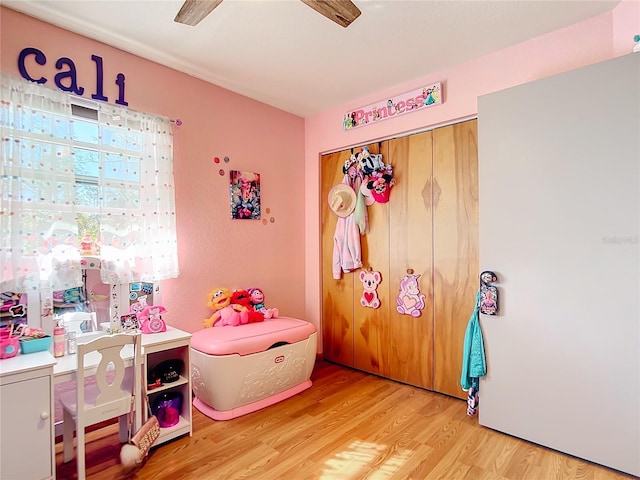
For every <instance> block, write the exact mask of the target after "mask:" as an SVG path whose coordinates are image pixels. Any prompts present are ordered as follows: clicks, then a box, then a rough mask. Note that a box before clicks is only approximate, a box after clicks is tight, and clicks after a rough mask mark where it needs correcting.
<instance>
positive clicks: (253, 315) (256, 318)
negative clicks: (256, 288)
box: [231, 288, 265, 323]
mask: <svg viewBox="0 0 640 480" xmlns="http://www.w3.org/2000/svg"><path fill="white" fill-rule="evenodd" d="M231 305H238V306H240V307H242V308H241V309H242V310H244V311H246V312H248V314H249V323H257V322H262V321H263V320H264V318H265V317H264V314H263V313H262V312H260V311H258V310H254V309H253V305H252V304H251V297H250V296H249V292H248V291H247V290H244V289H242V288H236V289H235V290H234V291H233V293H232V294H231Z"/></svg>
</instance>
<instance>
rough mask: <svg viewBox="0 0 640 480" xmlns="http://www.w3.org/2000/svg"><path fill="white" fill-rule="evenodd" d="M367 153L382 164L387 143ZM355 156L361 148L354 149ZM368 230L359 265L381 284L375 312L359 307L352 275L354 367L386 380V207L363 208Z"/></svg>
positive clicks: (358, 290) (358, 293) (357, 280)
mask: <svg viewBox="0 0 640 480" xmlns="http://www.w3.org/2000/svg"><path fill="white" fill-rule="evenodd" d="M368 147H369V152H371V153H382V160H383V161H384V162H385V163H386V162H387V157H388V151H389V144H388V142H382V143H380V144H378V143H375V144H371V145H368ZM356 151H357V152H359V151H361V148H358V149H356ZM367 212H368V216H369V229H368V231H367V232H366V234H365V235H361V237H360V240H361V242H360V243H361V246H362V265H363V268H364V269H365V270H369V269H371V270H373V271H377V272H380V274H381V277H382V282H381V283H380V285H379V286H378V288H377V291H378V298H379V300H380V307H379V308H371V307H363V306H362V305H361V303H360V299H361V298H362V296H363V294H364V286H363V284H362V282H361V281H360V270H358V271H356V272H354V273H353V275H354V297H353V305H354V307H353V308H354V316H353V318H354V367H355V368H357V369H360V370H364V371H366V372H370V373H374V374H376V375H382V376H386V371H385V370H386V368H385V365H386V363H387V358H388V351H389V345H388V340H387V336H388V324H389V311H390V308H393V309H395V306H394V305H391V302H394V304H395V298H393V299H392V298H390V295H389V291H390V290H389V285H390V284H391V282H392V279H391V278H390V277H389V204H388V203H374V204H373V205H371V206H369V207H368V208H367Z"/></svg>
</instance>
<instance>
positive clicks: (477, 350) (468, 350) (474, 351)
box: [460, 292, 487, 390]
mask: <svg viewBox="0 0 640 480" xmlns="http://www.w3.org/2000/svg"><path fill="white" fill-rule="evenodd" d="M479 305H480V292H478V294H477V295H476V305H475V308H474V309H473V313H472V314H471V318H469V324H468V325H467V331H466V333H465V334H464V347H463V349H462V376H461V377H460V385H462V389H463V390H468V389H469V388H471V387H474V388H476V389H477V388H478V385H479V383H480V381H479V378H480V377H484V376H485V374H486V373H487V361H486V358H485V356H484V341H483V340H482V330H481V329H480V318H479V315H478V310H479Z"/></svg>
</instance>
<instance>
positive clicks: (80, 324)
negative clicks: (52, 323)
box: [62, 312, 98, 336]
mask: <svg viewBox="0 0 640 480" xmlns="http://www.w3.org/2000/svg"><path fill="white" fill-rule="evenodd" d="M62 320H63V322H64V326H65V327H66V328H67V332H75V334H76V336H78V335H82V334H83V333H89V332H97V331H98V317H97V315H96V312H69V313H65V314H64V315H62Z"/></svg>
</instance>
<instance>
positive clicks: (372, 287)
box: [359, 270, 382, 308]
mask: <svg viewBox="0 0 640 480" xmlns="http://www.w3.org/2000/svg"><path fill="white" fill-rule="evenodd" d="M359 278H360V281H361V282H362V288H363V290H362V297H361V298H360V305H362V306H363V307H371V308H378V307H379V306H380V299H379V298H378V285H380V282H382V275H381V274H380V272H374V271H371V270H360V275H359Z"/></svg>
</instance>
